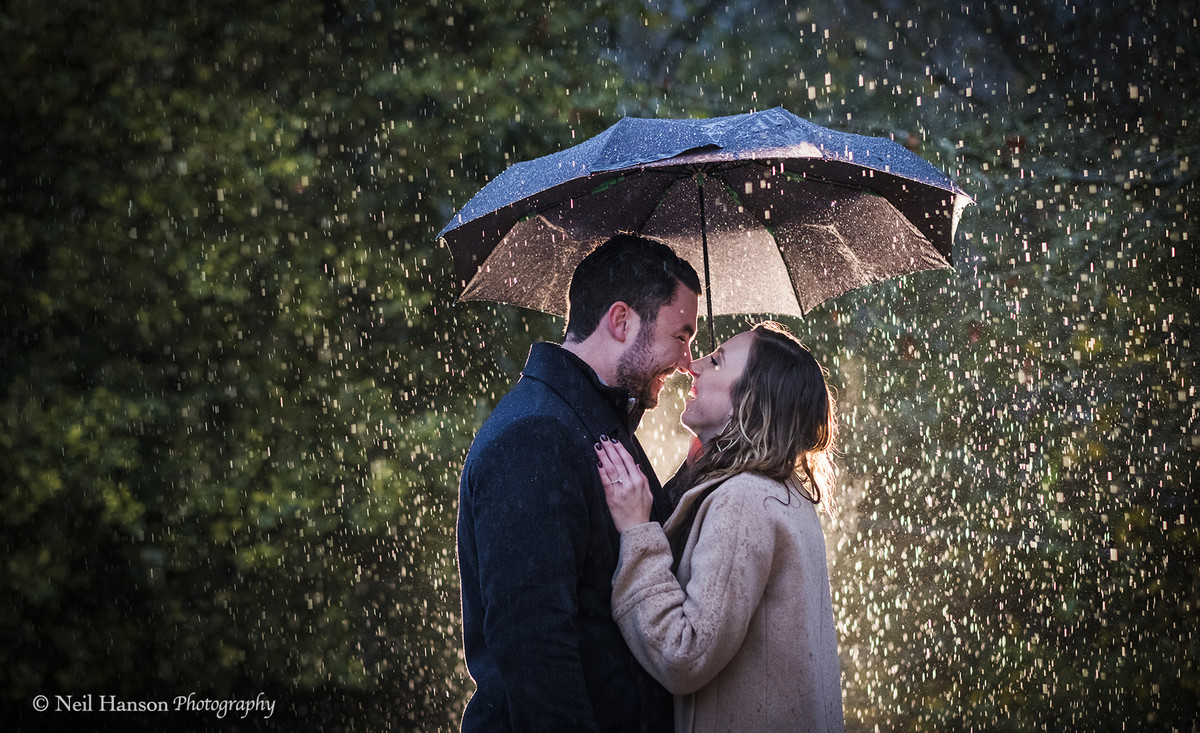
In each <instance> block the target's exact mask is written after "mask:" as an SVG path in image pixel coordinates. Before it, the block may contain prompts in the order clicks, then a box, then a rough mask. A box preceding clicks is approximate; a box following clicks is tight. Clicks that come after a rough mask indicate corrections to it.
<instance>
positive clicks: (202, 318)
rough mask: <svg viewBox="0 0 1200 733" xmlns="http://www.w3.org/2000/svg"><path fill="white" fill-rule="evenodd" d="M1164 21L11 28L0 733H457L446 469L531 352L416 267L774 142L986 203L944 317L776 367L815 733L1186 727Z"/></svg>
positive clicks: (1174, 248) (1189, 72)
mask: <svg viewBox="0 0 1200 733" xmlns="http://www.w3.org/2000/svg"><path fill="white" fill-rule="evenodd" d="M1196 23H1197V17H1196V15H1195V11H1194V10H1192V9H1189V8H1187V7H1175V8H1173V9H1172V8H1167V7H1165V6H1160V5H1159V4H1157V3H1153V2H1151V3H1115V4H1113V5H1112V6H1111V7H1107V6H1104V7H1095V6H1093V5H1092V4H1090V3H1075V2H1072V1H1071V0H1029V1H1028V2H1023V3H1015V4H1011V5H1010V4H1000V3H994V2H985V1H983V0H971V2H965V3H960V4H957V5H956V6H955V7H953V8H949V9H947V8H943V7H941V6H933V5H930V6H928V7H927V8H924V9H918V8H915V7H912V6H911V3H905V2H899V0H895V1H892V0H846V1H845V2H831V1H829V0H815V1H814V2H812V3H808V4H805V5H803V6H799V7H797V6H794V5H792V4H791V3H780V4H770V5H769V6H768V5H765V4H756V3H753V2H729V3H715V2H679V3H658V2H633V1H632V0H618V1H617V2H606V3H565V2H559V1H557V0H545V1H544V2H524V1H523V0H516V2H507V3H503V4H500V3H494V2H486V1H484V0H462V1H461V2H445V1H442V0H430V1H429V2H420V3H417V2H411V3H410V2H404V3H395V4H385V3H375V2H335V1H333V0H329V1H327V2H324V3H321V2H289V3H271V4H267V3H262V4H255V3H231V2H223V1H220V0H218V1H216V2H208V3H196V2H184V3H179V4H174V5H169V6H168V5H163V4H161V3H151V2H144V1H142V0H122V1H119V2H110V3H93V2H83V1H82V0H62V1H61V2H55V3H34V2H27V1H22V0H13V1H12V2H8V3H6V4H4V6H3V7H2V8H0V33H2V35H3V38H4V39H5V41H4V43H3V44H0V69H2V71H0V74H2V75H3V85H2V86H0V120H2V121H3V124H2V125H0V263H2V265H3V278H2V280H0V283H2V284H0V323H2V324H3V328H2V329H0V339H2V341H0V378H2V380H0V386H2V389H3V393H2V397H0V487H2V489H3V490H2V493H0V549H2V551H3V552H2V554H3V563H4V564H3V570H2V571H0V597H2V598H3V599H4V600H3V601H0V631H2V633H0V661H2V662H3V664H0V681H2V684H0V691H2V693H3V695H4V700H5V703H6V705H7V706H8V707H10V708H11V709H12V711H13V712H14V713H15V714H17V715H18V716H20V717H18V718H17V719H18V720H23V721H26V722H27V724H28V725H29V726H30V728H31V729H33V728H34V727H37V726H40V725H44V724H46V723H47V721H48V720H50V719H49V718H46V717H37V716H32V715H31V714H30V712H29V705H30V700H31V699H32V697H33V696H34V695H36V694H48V695H51V696H53V695H54V694H76V695H79V694H85V693H89V692H91V693H95V694H115V695H118V696H121V697H125V698H129V699H164V698H173V697H174V696H175V695H177V694H186V693H187V692H190V691H196V692H197V693H199V694H204V695H211V696H224V697H253V696H254V695H255V694H257V693H258V692H262V691H265V692H267V693H268V694H269V695H271V696H274V697H275V698H276V699H278V700H279V701H280V702H279V708H278V709H279V712H278V713H277V716H278V717H277V718H276V720H275V722H276V723H279V724H280V725H283V724H284V723H285V721H286V724H288V725H297V726H304V727H309V728H312V729H323V730H335V729H363V728H365V729H382V728H391V729H397V730H403V729H412V730H431V729H450V728H454V727H455V725H456V722H457V719H458V717H459V715H460V714H461V708H462V704H463V701H464V700H465V698H466V696H467V695H468V694H469V692H470V689H471V686H470V681H469V679H468V678H467V677H466V674H465V669H464V667H463V664H462V662H461V659H460V654H459V651H458V627H457V624H458V620H457V616H458V594H457V587H456V583H457V581H456V577H455V572H454V545H453V533H454V530H453V526H454V516H455V496H456V484H457V476H458V469H459V464H460V462H461V460H462V458H463V456H464V454H465V451H466V448H467V446H468V445H469V443H470V440H471V437H472V435H473V433H474V430H475V429H476V428H477V427H478V425H479V423H480V422H481V420H482V419H483V417H484V416H485V415H486V414H487V412H488V410H489V409H490V407H491V406H492V405H493V404H494V402H495V400H496V399H497V397H498V395H500V394H502V393H503V392H504V391H505V390H506V389H507V388H508V386H509V384H510V383H511V381H512V380H513V379H514V378H515V375H516V374H517V372H518V371H519V369H520V367H521V364H522V363H523V360H524V357H525V354H526V352H527V349H528V346H529V344H530V343H531V342H532V341H534V340H536V339H540V338H550V339H554V338H557V337H558V335H559V333H558V330H559V329H560V327H561V324H559V323H556V322H555V321H553V320H552V319H550V318H549V317H546V316H541V315H539V314H532V313H525V312H516V311H515V310H514V309H508V308H503V307H487V306H483V305H478V304H471V305H462V304H454V303H453V299H454V295H455V290H454V283H453V282H452V281H451V275H450V265H451V263H450V260H449V255H448V252H447V251H445V250H444V248H441V247H440V246H439V245H438V243H437V242H436V241H435V240H434V235H435V233H436V232H437V231H438V230H439V229H440V228H441V226H442V224H443V223H444V222H445V221H446V220H448V218H449V217H450V215H451V214H452V213H453V212H454V211H455V210H456V209H457V207H459V206H461V205H462V204H463V203H465V201H466V200H467V199H468V198H469V197H470V196H471V195H472V194H473V193H474V192H475V191H476V190H477V189H478V188H479V187H480V186H481V185H483V183H484V182H486V181H487V180H488V179H490V178H491V177H492V176H494V175H496V174H497V173H499V172H500V171H501V170H503V169H504V168H505V167H506V166H507V165H509V164H511V163H513V162H516V161H518V160H523V159H528V158H532V157H536V156H538V155H543V154H546V153H549V152H553V151H555V150H558V149H561V148H562V147H565V146H567V145H569V144H572V143H574V142H578V141H581V140H583V139H585V138H586V137H588V136H590V135H593V134H595V133H597V132H599V131H600V130H602V129H604V128H605V127H606V126H608V125H609V124H612V123H613V122H615V121H616V120H617V119H619V118H620V117H621V116H622V115H637V116H707V115H721V114H733V113H737V112H743V111H749V110H751V109H764V108H767V107H771V106H775V105H782V106H784V107H786V108H788V109H789V110H790V111H792V112H795V113H796V114H799V115H801V116H805V117H808V118H810V119H813V120H814V121H816V122H818V123H821V124H826V125H830V126H833V127H837V128H839V129H845V130H849V131H853V132H859V133H863V134H872V135H890V136H893V137H895V138H896V139H897V140H899V141H901V142H903V143H905V144H906V145H908V146H909V147H910V148H912V149H913V150H915V151H917V152H919V153H920V154H922V155H924V156H925V157H927V158H928V159H930V160H931V161H933V162H934V163H935V164H936V165H938V166H940V167H941V168H943V169H944V170H946V171H947V172H949V173H951V174H952V175H954V176H956V177H957V178H958V180H959V182H960V184H961V185H962V186H963V187H964V188H965V189H966V190H968V191H969V192H970V193H971V194H972V195H973V196H974V197H975V198H976V205H975V206H973V207H970V208H968V209H967V211H966V213H965V216H964V219H963V223H962V225H961V227H960V235H959V239H958V242H957V245H956V253H955V256H956V266H955V269H954V270H953V271H944V272H937V273H922V274H920V275H916V276H912V277H909V278H906V279H905V280H904V281H902V282H899V283H889V284H884V285H880V286H877V287H874V288H870V289H868V290H866V291H864V292H859V293H853V294H850V295H847V296H844V297H843V298H839V299H837V300H835V301H833V302H831V303H827V304H825V305H823V306H821V307H820V308H818V309H817V310H816V311H814V312H813V313H812V314H810V316H809V317H808V318H806V319H804V320H797V321H792V322H790V324H789V325H791V326H792V328H793V329H794V330H795V331H796V332H797V333H799V334H800V335H801V336H802V337H803V338H804V339H805V340H806V341H807V342H809V343H810V345H811V346H813V347H814V349H815V350H816V351H818V352H819V353H820V354H822V355H823V358H824V360H825V362H826V364H827V365H828V366H829V367H830V369H831V371H832V380H833V382H834V384H835V386H836V387H837V388H838V390H839V393H840V398H841V399H840V405H841V411H842V416H843V425H844V431H843V445H842V451H843V455H842V465H843V487H842V489H843V490H842V494H841V497H840V500H839V503H838V513H837V515H836V517H835V518H834V519H833V520H832V521H831V522H830V523H829V527H828V529H829V535H828V537H829V546H830V558H829V560H830V562H831V563H832V568H833V582H834V593H835V606H836V607H837V609H838V621H839V630H840V635H841V648H842V654H843V672H844V689H845V693H846V712H847V722H848V727H850V728H851V729H855V730H873V729H876V728H877V727H878V729H882V730H980V729H984V730H1010V729H1011V730H1028V729H1060V728H1070V729H1119V728H1124V727H1134V728H1142V729H1145V728H1151V729H1162V730H1170V729H1177V730H1190V729H1193V728H1194V721H1193V720H1192V718H1191V715H1192V709H1193V708H1194V702H1195V700H1196V699H1197V698H1198V697H1200V673H1198V672H1197V669H1200V640H1198V638H1197V635H1196V632H1195V630H1194V620H1195V617H1196V612H1197V603H1198V602H1200V581H1198V580H1197V579H1198V578H1200V574H1198V573H1197V566H1198V563H1197V559H1198V554H1200V533H1198V531H1197V527H1196V523H1195V516H1196V513H1195V508H1196V501H1195V498H1194V495H1193V493H1192V490H1191V485H1192V482H1193V480H1194V479H1195V477H1196V465H1197V461H1196V458H1197V449H1198V448H1200V440H1198V439H1197V438H1196V437H1195V435H1196V432H1197V430H1196V428H1197V425H1196V423H1197V411H1198V405H1200V401H1198V399H1197V395H1196V379H1197V377H1198V376H1200V374H1198V371H1200V370H1198V367H1197V356H1196V346H1195V345H1194V343H1193V340H1194V339H1195V338H1196V333H1195V320H1196V314H1197V313H1198V312H1200V311H1198V309H1197V305H1198V304H1200V290H1198V286H1197V282H1198V281H1197V278H1196V275H1197V265H1196V251H1195V248H1194V244H1193V243H1194V240H1195V234H1196V230H1195V229H1194V228H1193V227H1194V226H1195V224H1194V220H1195V211H1196V206H1197V194H1196V184H1197V175H1196V162H1195V160H1194V159H1195V158H1196V155H1197V152H1198V151H1200V135H1198V134H1197V127H1198V124H1197V121H1196V120H1195V119H1192V117H1193V116H1194V113H1195V112H1196V110H1197V94H1198V93H1200V89H1198V88H1197V87H1198V82H1197V79H1198V77H1197V75H1196V73H1195V61H1194V59H1195V57H1196V52H1197V50H1198V49H1197V48H1196V46H1197V43H1196V41H1195V40H1194V35H1195V30H1194V29H1195V25H1196ZM743 325H744V321H743V320H736V321H735V320H734V319H729V320H728V321H721V322H720V323H719V324H718V333H719V334H722V333H723V334H729V333H732V332H733V331H735V330H736V329H739V328H741V327H742V326H743ZM668 423H669V420H668V421H665V422H664V421H663V420H662V419H659V420H656V421H655V423H653V424H651V425H650V426H649V431H650V432H652V433H653V434H652V435H649V436H647V437H648V438H649V439H650V440H652V441H657V442H658V443H661V444H662V445H663V446H665V447H663V448H661V449H660V453H659V455H660V456H661V458H660V460H662V461H663V462H664V464H668V463H669V462H670V460H671V459H672V457H673V456H674V455H676V454H674V453H672V452H671V448H670V445H671V441H672V440H674V439H675V438H676V436H675V435H674V432H673V430H672V429H671V428H670V427H669V425H668ZM663 468H664V470H667V469H669V468H670V467H669V466H667V465H664V466H663ZM164 720H168V722H169V723H170V724H172V725H175V724H179V723H180V720H181V719H180V718H179V717H178V716H176V717H175V718H170V719H168V718H163V717H162V716H159V717H154V716H149V717H145V718H136V717H131V718H127V719H124V720H122V721H121V723H122V724H124V725H128V724H131V722H130V721H133V723H143V724H145V725H146V726H147V727H150V728H156V727H159V726H161V725H163V724H164V723H163V721H164ZM182 720H183V721H185V722H186V724H187V725H196V726H200V727H205V726H210V725H211V726H213V727H221V726H223V725H226V724H227V722H226V721H218V720H215V719H212V718H211V716H209V717H205V716H202V715H192V716H191V717H186V718H183V719H182Z"/></svg>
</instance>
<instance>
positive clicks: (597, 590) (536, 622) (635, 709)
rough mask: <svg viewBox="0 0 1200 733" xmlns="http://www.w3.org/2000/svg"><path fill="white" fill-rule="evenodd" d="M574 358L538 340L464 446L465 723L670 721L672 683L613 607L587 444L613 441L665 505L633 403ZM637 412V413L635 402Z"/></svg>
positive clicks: (614, 547)
mask: <svg viewBox="0 0 1200 733" xmlns="http://www.w3.org/2000/svg"><path fill="white" fill-rule="evenodd" d="M631 404H632V402H631V400H630V397H629V392H628V391H627V390H624V389H619V388H613V387H608V386H606V385H604V384H603V383H602V382H601V381H600V380H599V378H598V377H597V376H596V374H595V372H594V371H592V369H591V368H590V367H589V366H588V365H587V364H586V363H584V362H583V361H582V360H581V359H579V358H578V357H576V356H575V355H573V354H571V353H570V352H568V351H566V350H565V349H563V348H562V347H561V346H558V345H555V344H549V343H539V344H535V345H534V347H533V348H532V349H531V350H530V352H529V360H528V362H527V363H526V364H525V371H524V372H523V373H522V375H521V379H520V380H519V381H518V382H517V384H516V386H515V387H513V389H512V391H511V392H509V393H508V394H507V395H506V396H505V397H504V398H503V399H502V400H501V401H500V403H499V404H498V405H497V406H496V409H495V411H494V412H493V413H492V415H491V417H489V418H488V420H487V421H486V422H485V423H484V425H483V427H482V428H481V429H480V431H479V433H478V435H476V437H475V442H474V443H473V444H472V446H471V450H470V452H469V453H468V454H467V460H466V465H465V467H464V468H463V475H462V482H461V484H460V493H459V513H458V562H459V572H460V575H461V579H462V602H463V632H464V633H463V637H464V646H465V649H466V657H467V667H468V669H469V670H470V672H471V677H472V678H473V679H474V680H475V683H476V685H478V691H477V692H476V693H475V695H474V697H472V698H471V701H470V703H469V704H468V705H467V710H466V713H465V715H464V716H463V725H462V728H463V730H464V731H488V732H489V733H491V732H493V731H509V730H517V731H532V730H547V731H565V730H600V731H668V730H670V729H671V715H672V703H671V697H670V695H669V694H668V693H667V692H666V690H664V689H663V688H662V687H661V686H660V685H659V684H658V683H657V682H655V681H654V679H653V678H651V677H650V676H649V675H648V674H647V673H646V672H645V671H644V670H643V669H642V668H641V666H640V665H639V664H638V663H637V661H636V660H635V659H634V657H633V655H632V654H630V652H629V650H628V648H627V647H626V645H625V641H624V639H623V638H622V637H621V632H620V630H619V629H618V628H617V625H616V623H615V622H614V621H613V618H612V608H611V605H610V604H611V598H612V577H613V572H614V570H615V569H616V564H617V556H618V550H619V547H620V536H619V534H618V533H617V531H616V528H615V527H614V526H613V523H612V518H611V516H610V515H609V512H608V506H607V504H606V503H605V500H604V489H603V487H602V486H601V484H600V474H599V471H598V470H597V462H596V455H595V451H594V449H593V445H594V444H595V443H596V442H597V441H598V440H600V436H602V435H607V436H609V437H610V438H616V439H618V440H620V441H621V442H622V443H623V444H624V445H625V446H626V448H628V449H629V451H630V452H631V453H632V454H633V455H634V456H635V457H637V458H638V461H639V463H640V464H641V466H642V471H643V472H644V473H645V474H646V477H647V478H648V479H649V480H650V483H651V488H652V489H653V491H654V492H655V506H654V513H653V515H652V519H654V520H656V521H659V522H662V521H665V520H666V518H667V516H668V515H669V514H670V509H671V504H670V500H669V499H668V498H667V497H666V494H665V493H664V492H663V490H662V487H661V486H660V485H659V483H658V481H657V479H655V478H654V472H653V470H652V469H651V467H650V464H649V462H648V461H647V460H646V457H645V453H644V452H643V451H642V448H641V446H640V445H639V444H638V443H637V441H636V439H635V438H634V437H633V432H632V431H633V430H634V429H636V427H637V421H638V419H639V418H640V411H637V410H631V408H630V405H631ZM631 413H632V414H631Z"/></svg>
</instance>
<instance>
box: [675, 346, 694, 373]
mask: <svg viewBox="0 0 1200 733" xmlns="http://www.w3.org/2000/svg"><path fill="white" fill-rule="evenodd" d="M676 366H677V367H678V368H679V371H681V372H687V373H688V374H691V373H692V347H690V346H686V345H685V346H684V347H683V355H682V356H681V357H680V358H679V362H678V363H677V364H676Z"/></svg>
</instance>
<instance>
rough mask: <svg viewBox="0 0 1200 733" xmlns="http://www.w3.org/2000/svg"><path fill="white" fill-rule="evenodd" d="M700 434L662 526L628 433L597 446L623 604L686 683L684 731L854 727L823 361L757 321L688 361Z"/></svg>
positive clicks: (616, 602) (656, 653)
mask: <svg viewBox="0 0 1200 733" xmlns="http://www.w3.org/2000/svg"><path fill="white" fill-rule="evenodd" d="M691 372H692V374H693V376H694V382H693V392H692V395H691V396H690V400H689V402H688V404H687V407H686V408H685V409H684V412H683V417H682V421H683V424H684V425H685V426H686V427H687V428H688V429H689V430H690V431H692V433H694V434H695V436H696V439H697V440H696V442H697V443H698V448H697V449H696V450H694V451H693V453H692V455H691V456H690V457H689V459H688V462H687V463H686V464H685V466H684V467H683V468H682V469H681V471H680V474H679V476H678V479H677V486H676V490H675V498H677V505H676V508H675V512H674V513H673V514H672V515H671V518H670V519H669V520H668V521H667V524H666V526H665V527H660V526H659V525H658V524H656V523H651V522H649V521H648V518H649V516H650V505H651V502H652V497H651V495H650V490H649V486H648V483H647V481H646V479H645V477H644V476H643V475H642V473H641V471H640V470H639V469H638V467H637V464H636V462H635V461H634V460H633V459H632V458H631V457H630V455H629V454H628V452H626V450H625V448H624V447H623V446H621V444H620V443H616V442H612V441H608V440H602V441H601V443H600V444H599V445H598V447H597V458H598V461H599V466H600V476H601V480H602V483H603V484H604V488H605V493H606V495H607V498H608V504H609V509H610V511H611V512H612V517H613V522H614V524H615V525H616V527H617V529H618V531H620V532H621V555H620V560H619V562H618V565H617V571H616V575H615V576H614V578H613V598H612V605H613V617H614V618H615V619H616V621H617V623H618V625H619V626H620V627H621V632H622V634H623V635H624V636H625V639H626V641H627V642H628V643H629V647H630V649H632V651H633V653H634V655H635V656H637V658H638V661H640V662H641V663H642V665H643V666H644V667H645V668H646V669H647V670H648V671H649V672H650V673H651V674H653V675H654V676H655V677H656V678H657V679H658V680H659V681H660V682H661V683H662V684H663V685H664V686H665V687H666V688H667V689H668V690H670V691H671V692H672V693H673V694H674V695H675V729H676V730H677V731H777V730H797V731H829V730H841V729H842V728H843V718H842V694H841V674H840V669H839V666H838V657H837V635H836V630H835V628H834V623H833V604H832V602H831V599H830V591H829V574H828V571H827V569H826V566H825V540H824V537H823V535H822V531H821V524H820V521H819V519H818V517H817V512H816V509H815V506H816V505H817V504H818V503H819V502H820V501H821V499H822V497H823V496H826V495H827V494H828V491H829V488H830V480H831V478H832V476H831V474H832V463H831V461H830V454H831V452H832V449H833V441H834V437H835V433H836V422H835V420H834V416H833V400H832V398H831V396H830V394H829V389H828V387H827V386H826V384H825V378H824V374H823V371H822V369H821V367H820V365H819V364H817V362H816V360H815V359H813V357H812V354H810V353H809V352H808V350H807V349H805V348H804V347H803V346H802V345H801V344H800V342H799V341H797V340H796V339H795V338H794V337H793V336H792V335H791V334H789V333H787V332H786V331H785V330H784V329H783V328H782V327H781V326H779V325H778V324H774V323H762V324H759V325H757V326H755V327H754V328H753V329H752V330H750V331H747V332H745V333H741V334H738V335H737V336H734V337H733V338H731V339H729V340H728V341H726V342H725V343H724V345H722V346H721V348H719V349H717V350H716V352H714V353H713V354H711V355H709V356H706V357H704V358H703V359H699V360H697V361H694V362H692V368H691Z"/></svg>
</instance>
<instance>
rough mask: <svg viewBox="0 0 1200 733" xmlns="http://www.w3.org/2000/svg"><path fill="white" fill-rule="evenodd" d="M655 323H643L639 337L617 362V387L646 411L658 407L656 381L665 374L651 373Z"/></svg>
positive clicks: (639, 330)
mask: <svg viewBox="0 0 1200 733" xmlns="http://www.w3.org/2000/svg"><path fill="white" fill-rule="evenodd" d="M653 330H654V324H653V323H647V322H643V323H642V327H641V328H640V329H638V335H637V337H636V338H635V339H634V340H633V345H632V346H630V347H629V349H628V350H627V351H626V352H625V353H624V354H622V355H621V357H620V358H619V359H618V360H617V375H616V379H617V386H618V387H624V388H625V389H627V390H629V392H630V393H631V394H632V395H633V396H634V398H636V399H637V401H638V406H639V407H641V408H642V409H644V410H653V409H654V408H655V407H656V406H658V393H657V392H656V391H655V389H654V380H655V378H656V377H658V376H659V375H660V374H663V372H657V373H651V372H650V368H651V359H652V358H653V355H652V354H651V346H650V340H651V331H653Z"/></svg>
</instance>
